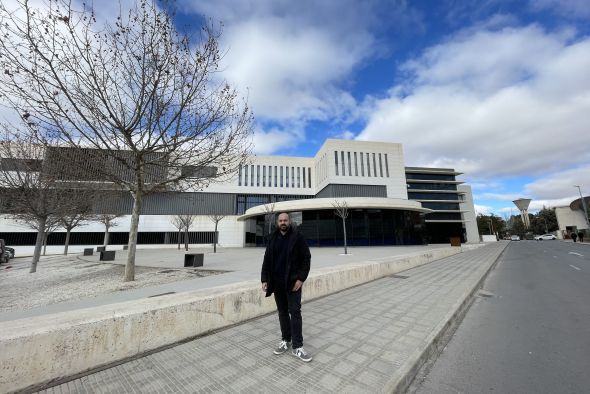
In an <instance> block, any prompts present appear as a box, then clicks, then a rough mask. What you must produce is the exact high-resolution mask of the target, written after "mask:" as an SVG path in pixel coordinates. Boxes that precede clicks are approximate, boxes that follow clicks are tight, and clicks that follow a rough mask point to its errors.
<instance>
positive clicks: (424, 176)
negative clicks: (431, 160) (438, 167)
mask: <svg viewBox="0 0 590 394" xmlns="http://www.w3.org/2000/svg"><path fill="white" fill-rule="evenodd" d="M406 179H423V180H427V181H435V180H436V181H454V180H455V175H449V174H415V173H408V174H406Z"/></svg>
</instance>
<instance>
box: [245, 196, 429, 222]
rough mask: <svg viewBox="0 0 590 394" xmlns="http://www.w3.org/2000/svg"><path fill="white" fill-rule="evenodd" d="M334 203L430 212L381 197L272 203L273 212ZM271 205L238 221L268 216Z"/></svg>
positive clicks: (328, 206) (326, 206)
mask: <svg viewBox="0 0 590 394" xmlns="http://www.w3.org/2000/svg"><path fill="white" fill-rule="evenodd" d="M335 201H346V203H347V204H348V209H359V208H364V209H397V210H403V211H414V212H421V213H430V212H432V210H431V209H428V208H423V207H422V204H420V203H419V202H418V201H413V200H402V199H398V198H382V197H341V198H310V199H305V200H293V201H280V202H276V203H274V209H273V212H275V213H277V212H295V211H310V210H321V209H334V205H333V204H334V202H335ZM271 205H272V204H263V205H257V206H255V207H252V208H250V209H248V210H247V211H246V213H244V214H243V215H242V216H239V217H238V220H240V221H243V220H246V219H249V218H252V217H256V216H260V215H265V214H268V213H270V211H269V209H270V206H271ZM265 207H266V208H265Z"/></svg>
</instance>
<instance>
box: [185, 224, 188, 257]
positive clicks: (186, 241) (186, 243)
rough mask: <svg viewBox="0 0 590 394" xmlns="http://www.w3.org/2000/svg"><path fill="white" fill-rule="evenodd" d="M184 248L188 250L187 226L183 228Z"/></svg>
mask: <svg viewBox="0 0 590 394" xmlns="http://www.w3.org/2000/svg"><path fill="white" fill-rule="evenodd" d="M184 250H185V251H187V252H188V227H185V229H184Z"/></svg>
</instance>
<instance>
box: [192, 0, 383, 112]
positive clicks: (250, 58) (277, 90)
mask: <svg viewBox="0 0 590 394" xmlns="http://www.w3.org/2000/svg"><path fill="white" fill-rule="evenodd" d="M184 3H185V6H186V7H187V8H188V9H192V10H193V11H194V12H199V13H205V14H206V15H208V16H211V17H213V18H214V19H217V20H222V21H223V22H224V26H225V27H224V31H223V34H222V36H221V40H222V46H223V47H227V48H228V52H227V54H226V55H225V57H224V59H223V60H224V71H223V76H224V77H225V78H227V79H228V80H229V81H230V82H231V83H232V84H234V85H236V86H238V87H239V88H241V89H243V90H245V89H248V97H249V102H250V104H251V106H252V108H253V110H254V113H255V115H256V117H257V118H264V119H266V120H268V119H273V120H275V121H277V120H278V121H281V120H291V121H292V120H294V119H298V120H327V119H333V118H339V117H344V116H346V113H347V112H349V111H352V110H354V107H355V106H356V102H355V100H354V98H353V97H352V96H351V95H350V94H349V93H348V92H347V91H346V90H345V89H343V88H341V87H340V85H341V84H346V80H347V77H348V76H349V75H350V74H351V73H352V71H353V70H354V69H355V67H357V66H358V65H359V64H360V63H361V62H362V61H363V60H364V59H366V58H367V57H368V56H369V55H371V54H373V53H374V51H375V37H374V34H373V33H372V32H371V30H372V25H371V23H370V22H371V21H373V20H374V10H373V7H372V5H371V4H368V5H357V4H356V3H354V5H355V7H347V6H346V4H341V3H339V2H335V1H328V2H323V3H313V4H311V3H310V4H306V3H305V2H303V3H301V2H289V1H260V2H256V4H255V5H253V4H251V2H247V1H246V2H235V1H223V0H222V1H219V0H216V1H199V2H190V3H189V2H184ZM349 5H350V4H349Z"/></svg>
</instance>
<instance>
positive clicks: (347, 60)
mask: <svg viewBox="0 0 590 394" xmlns="http://www.w3.org/2000/svg"><path fill="white" fill-rule="evenodd" d="M40 1H41V0H35V1H34V2H35V3H37V2H40ZM8 2H9V3H10V2H11V1H8ZM128 2H129V0H125V1H123V3H124V4H125V3H128ZM176 6H177V8H178V14H177V17H176V22H177V25H178V27H179V28H180V29H181V30H189V31H190V30H193V31H196V30H197V29H198V28H199V25H200V23H201V22H202V21H203V18H210V19H211V20H212V21H213V22H214V23H222V24H223V31H222V35H221V38H220V40H221V44H222V48H224V49H225V50H226V51H227V52H226V55H225V57H224V60H223V62H224V63H223V71H222V72H221V75H220V76H221V77H223V78H225V79H227V80H228V81H229V82H230V83H231V84H233V85H234V86H236V87H237V88H238V89H239V90H240V91H241V92H242V94H243V95H247V97H248V101H249V104H250V105H251V107H252V109H253V112H254V115H255V118H256V124H255V129H256V134H255V138H254V142H255V151H256V152H257V153H258V154H261V155H266V154H277V155H293V156H312V155H314V154H315V152H316V151H317V150H318V148H319V147H320V146H321V144H322V143H323V141H324V140H325V139H326V138H350V139H360V140H370V141H391V142H398V143H402V144H403V146H404V155H405V162H406V165H408V166H440V167H452V168H455V169H456V170H458V171H461V172H463V173H464V175H463V176H462V177H461V178H460V179H462V180H464V181H465V182H467V183H469V184H471V185H472V187H473V192H474V199H475V204H476V209H477V210H478V211H479V212H482V213H489V212H494V213H496V214H499V215H505V214H507V213H508V214H509V213H510V211H511V209H512V210H514V208H513V207H514V206H513V204H512V202H511V201H512V200H513V199H516V198H518V197H527V198H532V199H533V202H532V203H531V208H532V209H533V210H534V209H538V208H540V207H542V206H543V205H545V206H559V205H566V204H569V202H570V201H571V200H572V199H574V198H577V196H578V194H577V193H578V191H577V189H576V188H574V187H573V185H581V186H582V191H583V192H584V194H586V195H590V150H589V149H588V147H590V126H589V125H590V2H589V1H587V0H559V1H558V0H521V1H507V0H473V1H459V0H438V1H434V0H433V1H407V0H406V1H403V0H390V1H385V0H365V1H358V0H317V1H308V0H299V1H292V0H243V1H240V0H178V1H177V3H176ZM118 9H119V7H118V2H117V1H105V2H101V7H100V9H97V12H98V14H99V19H108V18H112V17H113V16H114V15H116V13H117V12H118Z"/></svg>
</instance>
